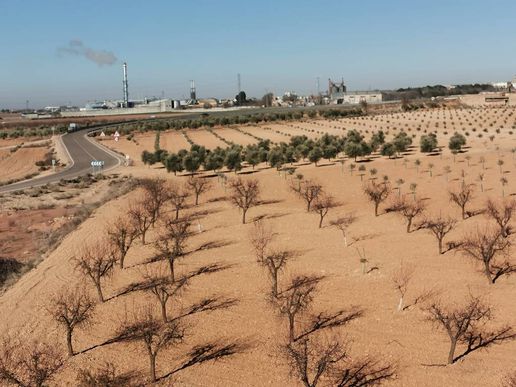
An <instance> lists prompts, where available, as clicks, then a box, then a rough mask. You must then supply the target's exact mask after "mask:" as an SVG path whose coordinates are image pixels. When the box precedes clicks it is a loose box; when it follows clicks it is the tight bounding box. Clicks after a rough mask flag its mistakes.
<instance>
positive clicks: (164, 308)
mask: <svg viewBox="0 0 516 387" xmlns="http://www.w3.org/2000/svg"><path fill="white" fill-rule="evenodd" d="M160 304H161V317H162V318H163V322H165V323H166V322H167V321H168V316H167V301H165V300H160Z"/></svg>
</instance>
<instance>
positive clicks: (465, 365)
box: [0, 107, 516, 386]
mask: <svg viewBox="0 0 516 387" xmlns="http://www.w3.org/2000/svg"><path fill="white" fill-rule="evenodd" d="M514 112H515V109H514V108H513V107H499V108H474V109H473V108H468V109H467V108H462V109H447V108H446V109H442V108H439V109H429V110H426V109H425V110H417V111H414V112H399V113H393V114H385V115H366V116H361V117H348V118H341V119H335V120H326V119H318V118H308V117H306V118H304V119H302V120H297V121H284V122H267V123H260V124H252V125H251V124H247V125H228V126H224V127H213V128H209V127H203V128H197V129H184V130H179V131H162V132H159V134H158V133H151V132H148V133H136V132H135V133H132V134H131V135H129V136H123V137H122V138H121V139H120V141H118V142H116V141H114V140H112V139H109V138H107V139H106V138H105V139H102V140H101V141H102V142H103V144H105V145H107V146H109V147H111V148H112V149H114V150H116V151H118V152H121V153H124V154H128V155H129V156H130V158H131V159H132V160H134V165H132V166H126V167H123V168H122V169H121V170H120V171H119V172H120V173H121V174H131V175H133V176H135V177H138V178H142V179H143V180H142V182H141V184H140V186H139V187H138V188H137V189H135V190H134V191H132V192H130V193H128V194H126V195H124V196H122V197H120V198H118V199H116V200H114V201H111V202H108V203H107V204H105V205H103V206H102V207H100V208H99V209H98V210H96V211H95V213H94V215H93V216H92V217H90V218H89V219H88V220H86V221H85V222H84V223H83V224H82V225H81V226H80V227H79V228H78V229H77V230H76V231H74V232H73V233H72V234H70V235H69V236H68V237H67V238H66V239H65V240H64V241H63V243H62V244H61V245H60V246H59V247H58V248H57V249H56V250H55V251H54V252H53V253H52V254H51V255H50V256H49V257H48V258H46V259H45V260H44V261H43V262H42V263H41V264H40V265H39V266H38V267H36V268H35V269H33V270H32V271H30V272H29V273H27V274H26V275H25V276H24V277H22V279H21V280H19V281H18V282H17V283H16V284H15V285H14V286H13V287H11V288H10V289H9V290H8V291H7V292H5V293H4V294H3V295H2V296H1V297H0V311H1V312H2V314H3V316H4V318H3V319H2V321H0V329H1V330H2V331H4V332H7V331H8V332H10V333H11V336H10V341H9V342H8V343H6V345H4V348H11V349H12V353H14V355H13V356H12V358H17V356H18V357H22V358H23V356H24V355H23V354H24V353H29V352H30V351H35V350H34V348H35V347H34V345H33V344H31V343H32V340H34V339H36V338H38V339H39V340H40V341H42V342H44V343H46V346H43V347H42V344H38V345H40V347H39V348H43V350H41V351H40V352H44V353H45V354H47V355H48V354H51V355H52V356H51V357H52V359H54V362H50V361H47V363H50V364H49V365H48V369H50V370H53V371H52V372H50V379H49V380H50V382H49V384H50V385H81V384H80V383H84V381H85V380H87V379H88V377H89V378H99V377H100V376H99V375H101V374H102V373H104V374H106V375H108V376H106V377H109V378H111V379H116V380H118V383H119V384H120V385H124V384H126V385H131V383H132V385H142V384H145V383H150V381H152V380H156V384H157V385H163V386H170V385H176V386H206V385H210V386H242V385H249V386H264V385H270V386H286V385H288V386H302V385H310V386H316V385H317V386H326V385H339V386H359V385H360V386H362V385H373V384H382V385H386V386H442V385H446V386H501V385H503V383H505V382H507V383H509V382H508V380H509V378H511V375H514V372H516V368H515V367H516V365H515V364H514V357H515V355H516V341H514V340H513V339H514V330H513V327H515V326H516V313H515V312H516V310H515V306H514V299H515V297H516V274H514V273H513V271H516V260H515V259H514V258H513V256H514V247H513V245H512V244H513V240H514V235H513V231H514V229H513V223H514V222H513V219H512V217H513V215H514V212H515V211H516V202H515V201H514V195H515V193H516V182H515V181H514V178H513V174H514V171H515V150H516V142H515V135H514V130H515V127H516V121H515V120H516V116H515V114H514ZM303 136H305V137H303ZM144 151H146V152H145V153H144ZM196 194H198V195H196ZM197 196H198V197H197ZM196 202H197V203H196ZM121 241H122V243H121ZM74 306H75V308H74ZM70 310H73V311H75V312H73V313H72V312H70ZM77 310H82V311H83V312H84V313H82V315H81V316H82V317H81V318H79V317H80V316H78V315H77V313H78V312H77ZM67 313H68V314H70V313H72V314H74V313H75V317H76V321H78V322H77V324H76V325H74V326H73V327H70V323H69V322H66V321H65V320H66V319H64V318H63V315H64V314H67ZM67 321H68V320H67ZM457 327H460V329H459V328H457ZM447 328H448V330H447ZM67 329H68V330H69V331H70V332H71V335H70V341H69V342H67V339H66V338H67V336H66V331H67ZM20 342H21V344H20ZM22 349H23V350H22ZM12 358H11V359H12ZM0 360H1V361H0V365H2V367H3V368H0V372H1V371H2V370H4V369H6V367H7V366H6V364H7V365H9V364H10V363H9V361H10V358H7V357H6V356H5V351H4V355H3V358H1V359H0ZM47 360H48V359H47ZM108 363H109V364H108ZM303 364H307V367H306V368H305V367H304V366H303ZM318 365H320V367H319V368H317V367H318ZM153 366H155V368H153ZM317 369H319V371H320V376H319V377H318V376H317ZM20 372H21V371H20ZM513 378H514V376H513ZM304 379H305V382H303V380H304ZM83 385H87V384H83ZM508 385H509V384H508Z"/></svg>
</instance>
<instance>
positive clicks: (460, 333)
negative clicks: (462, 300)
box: [428, 296, 516, 364]
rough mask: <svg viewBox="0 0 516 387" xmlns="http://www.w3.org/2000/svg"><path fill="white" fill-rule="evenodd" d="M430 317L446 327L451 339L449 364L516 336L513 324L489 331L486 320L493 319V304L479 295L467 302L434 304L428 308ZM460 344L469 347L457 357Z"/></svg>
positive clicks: (434, 321)
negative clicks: (485, 301)
mask: <svg viewBox="0 0 516 387" xmlns="http://www.w3.org/2000/svg"><path fill="white" fill-rule="evenodd" d="M428 312H429V317H428V319H429V320H430V321H431V322H433V323H435V324H436V325H437V326H439V327H441V328H443V329H444V330H445V331H446V333H447V334H448V337H449V339H450V349H449V352H448V360H447V362H448V364H452V363H454V362H456V361H457V360H459V359H461V358H463V357H465V356H466V355H468V354H469V353H471V352H473V351H475V350H477V349H481V348H487V347H489V346H491V345H494V344H499V343H501V342H503V341H506V340H510V339H514V338H515V337H516V336H515V334H514V332H513V330H512V328H511V327H509V326H504V327H502V328H499V329H496V330H488V329H487V328H486V323H487V322H489V321H490V320H491V318H492V311H491V307H489V306H488V305H485V304H484V303H483V302H482V300H481V299H480V298H478V297H473V296H470V299H469V300H468V301H467V303H466V304H464V305H459V306H446V307H445V306H442V305H441V304H440V303H434V304H432V305H431V306H430V307H429V308H428ZM458 344H464V345H465V350H464V352H463V353H462V354H460V355H459V356H455V351H456V348H457V345H458Z"/></svg>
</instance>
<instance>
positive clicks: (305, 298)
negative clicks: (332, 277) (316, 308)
mask: <svg viewBox="0 0 516 387" xmlns="http://www.w3.org/2000/svg"><path fill="white" fill-rule="evenodd" d="M320 280H321V277H316V276H297V277H295V278H293V279H292V281H291V283H290V285H289V286H288V287H287V288H286V289H285V290H283V291H282V292H281V293H280V294H279V297H278V301H277V302H278V307H279V311H280V313H281V314H284V315H285V316H287V319H288V332H289V342H294V341H295V339H296V329H295V325H296V317H298V315H299V313H301V312H302V311H305V310H307V309H308V308H309V306H310V304H311V303H312V300H313V294H314V292H315V290H316V287H317V284H318V283H319V281H320Z"/></svg>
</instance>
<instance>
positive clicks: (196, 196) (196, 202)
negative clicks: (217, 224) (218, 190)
mask: <svg viewBox="0 0 516 387" xmlns="http://www.w3.org/2000/svg"><path fill="white" fill-rule="evenodd" d="M198 204H199V194H198V193H197V192H196V193H195V205H198Z"/></svg>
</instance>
